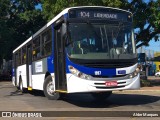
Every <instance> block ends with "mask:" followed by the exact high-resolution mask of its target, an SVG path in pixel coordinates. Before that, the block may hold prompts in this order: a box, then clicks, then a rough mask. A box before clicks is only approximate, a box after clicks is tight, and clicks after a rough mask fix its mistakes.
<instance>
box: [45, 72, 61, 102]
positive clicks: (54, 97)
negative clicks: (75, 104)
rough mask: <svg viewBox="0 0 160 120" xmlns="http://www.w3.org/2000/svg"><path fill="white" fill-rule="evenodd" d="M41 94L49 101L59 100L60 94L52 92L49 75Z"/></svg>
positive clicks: (52, 86) (52, 87)
mask: <svg viewBox="0 0 160 120" xmlns="http://www.w3.org/2000/svg"><path fill="white" fill-rule="evenodd" d="M43 92H44V95H45V96H46V97H47V98H48V99H49V100H58V99H59V98H60V93H59V92H55V91H54V85H53V82H52V77H51V76H50V75H49V76H48V77H47V78H46V79H45V81H44V84H43Z"/></svg>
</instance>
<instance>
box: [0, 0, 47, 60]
mask: <svg viewBox="0 0 160 120" xmlns="http://www.w3.org/2000/svg"><path fill="white" fill-rule="evenodd" d="M38 3H39V1H38V0H23V1H22V0H0V44H1V46H3V47H1V48H0V51H4V52H3V54H0V60H2V59H3V58H5V59H11V58H12V51H13V49H15V48H16V47H17V46H18V45H20V44H21V43H22V42H24V41H25V40H26V39H28V38H29V37H30V36H31V35H32V34H33V33H35V32H36V31H37V30H39V29H40V28H41V27H42V26H44V25H45V23H46V21H45V20H44V19H43V14H42V11H41V10H37V9H35V5H37V4H38ZM6 48H7V49H6Z"/></svg>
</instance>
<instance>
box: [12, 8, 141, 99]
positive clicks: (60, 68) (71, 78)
mask: <svg viewBox="0 0 160 120" xmlns="http://www.w3.org/2000/svg"><path fill="white" fill-rule="evenodd" d="M132 18H133V17H132V14H131V13H130V12H128V11H126V10H122V9H118V8H111V7H101V6H99V7H98V6H97V7H93V6H83V7H70V8H67V9H65V10H63V11H62V12H61V13H59V14H58V15H57V16H56V17H54V18H53V19H52V20H51V21H50V22H48V23H47V24H46V25H45V26H44V27H43V28H41V29H40V30H39V31H38V32H36V33H35V34H33V35H32V36H31V37H30V38H29V39H28V40H26V41H25V42H24V43H22V44H21V45H20V46H19V47H17V48H16V49H15V50H14V51H13V77H12V82H13V84H14V86H16V87H17V88H19V89H20V90H21V91H22V92H23V91H25V90H33V89H36V90H42V91H44V94H45V96H46V97H47V98H48V99H59V98H60V95H62V93H91V94H92V95H93V97H95V98H97V99H105V98H106V97H108V96H109V95H111V93H112V91H115V90H128V89H139V88H140V77H139V76H140V75H139V68H138V67H137V54H136V47H135V40H134V33H133V28H132V24H133V20H132Z"/></svg>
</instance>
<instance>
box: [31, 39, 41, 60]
mask: <svg viewBox="0 0 160 120" xmlns="http://www.w3.org/2000/svg"><path fill="white" fill-rule="evenodd" d="M32 49H33V51H32V54H33V60H36V59H38V58H40V57H41V55H40V37H38V38H36V39H34V40H33V44H32Z"/></svg>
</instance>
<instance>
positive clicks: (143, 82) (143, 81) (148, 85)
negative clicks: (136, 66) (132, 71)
mask: <svg viewBox="0 0 160 120" xmlns="http://www.w3.org/2000/svg"><path fill="white" fill-rule="evenodd" d="M140 82H141V87H151V86H152V84H151V82H150V81H148V80H142V79H141V80H140Z"/></svg>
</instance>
